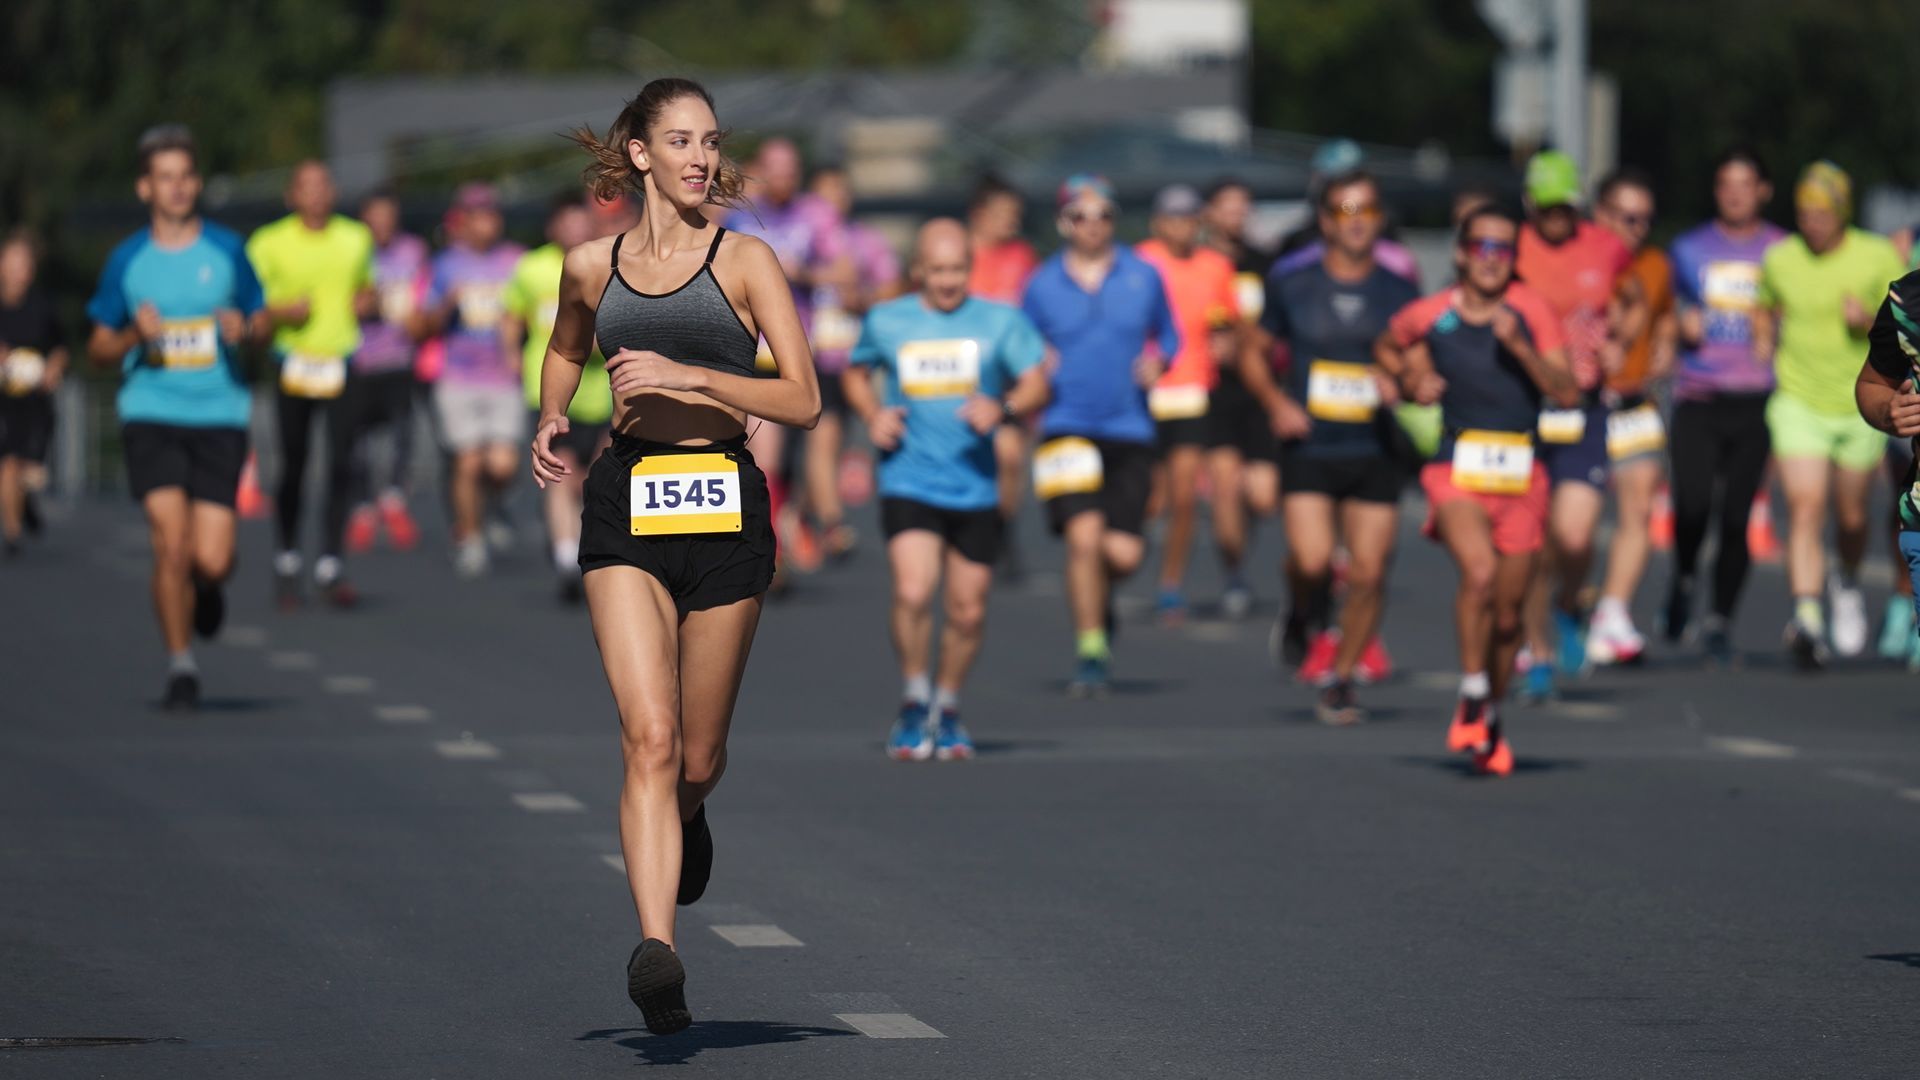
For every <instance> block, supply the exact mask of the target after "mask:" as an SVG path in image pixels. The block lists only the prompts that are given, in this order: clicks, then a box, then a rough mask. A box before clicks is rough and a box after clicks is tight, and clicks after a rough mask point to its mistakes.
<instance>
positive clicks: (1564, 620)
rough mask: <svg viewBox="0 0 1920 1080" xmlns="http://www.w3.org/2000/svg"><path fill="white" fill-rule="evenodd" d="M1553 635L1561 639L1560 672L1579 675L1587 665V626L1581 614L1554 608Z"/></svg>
mask: <svg viewBox="0 0 1920 1080" xmlns="http://www.w3.org/2000/svg"><path fill="white" fill-rule="evenodd" d="M1553 635H1554V637H1556V638H1558V639H1559V641H1560V655H1559V657H1558V660H1559V667H1560V674H1562V675H1578V674H1580V672H1581V671H1583V670H1585V669H1586V666H1587V628H1586V624H1585V622H1584V621H1583V620H1582V619H1581V618H1580V616H1578V615H1576V614H1574V613H1573V612H1570V611H1561V610H1560V609H1559V608H1557V607H1556V608H1554V609H1553Z"/></svg>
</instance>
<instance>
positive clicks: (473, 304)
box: [459, 284, 506, 330]
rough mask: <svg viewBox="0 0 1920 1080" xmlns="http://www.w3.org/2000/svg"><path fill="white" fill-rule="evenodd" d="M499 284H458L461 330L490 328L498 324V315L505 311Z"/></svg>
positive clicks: (502, 290)
mask: <svg viewBox="0 0 1920 1080" xmlns="http://www.w3.org/2000/svg"><path fill="white" fill-rule="evenodd" d="M503 292H504V289H503V288H502V287H501V286H500V285H497V284H495V285H462V286H460V301H459V304H460V328H461V329H462V330H491V329H493V328H494V327H496V326H499V325H500V316H501V315H503V314H504V313H505V312H506V305H505V303H504V302H503V298H502V293H503Z"/></svg>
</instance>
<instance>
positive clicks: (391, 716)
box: [373, 705, 433, 724]
mask: <svg viewBox="0 0 1920 1080" xmlns="http://www.w3.org/2000/svg"><path fill="white" fill-rule="evenodd" d="M373 715H374V717H375V718H376V719H378V720H379V721H380V722H381V723H383V724H424V723H426V722H427V721H429V720H431V719H433V710H432V709H429V708H427V707H426V706H425V705H375V706H374V707H373Z"/></svg>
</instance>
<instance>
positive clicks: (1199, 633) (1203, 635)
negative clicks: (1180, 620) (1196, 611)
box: [1187, 622, 1240, 644]
mask: <svg viewBox="0 0 1920 1080" xmlns="http://www.w3.org/2000/svg"><path fill="white" fill-rule="evenodd" d="M1187 637H1188V638H1190V639H1192V640H1194V641H1204V642H1207V643H1209V644H1221V643H1224V642H1228V641H1238V640H1239V639H1240V628H1239V627H1237V626H1235V625H1233V624H1232V623H1223V622H1195V623H1188V624H1187Z"/></svg>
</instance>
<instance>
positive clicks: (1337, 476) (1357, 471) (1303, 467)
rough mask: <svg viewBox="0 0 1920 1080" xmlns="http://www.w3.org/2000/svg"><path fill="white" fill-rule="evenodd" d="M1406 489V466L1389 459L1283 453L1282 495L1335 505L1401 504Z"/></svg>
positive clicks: (1292, 451)
mask: <svg viewBox="0 0 1920 1080" xmlns="http://www.w3.org/2000/svg"><path fill="white" fill-rule="evenodd" d="M1406 486H1407V469H1406V466H1405V465H1403V464H1402V463H1401V462H1399V461H1397V460H1395V459H1394V458H1392V457H1390V456H1386V455H1380V456H1371V457H1313V456H1309V455H1307V454H1303V453H1301V452H1300V451H1298V450H1287V449H1283V450H1282V451H1281V452H1280V491H1281V493H1282V494H1283V495H1309V494H1311V495H1325V496H1327V497H1328V498H1330V499H1333V500H1335V501H1336V502H1337V501H1339V500H1342V499H1358V500H1359V501H1361V502H1373V503H1387V504H1389V505H1392V504H1394V503H1398V502H1399V501H1400V492H1401V489H1403V488H1405V487H1406Z"/></svg>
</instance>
